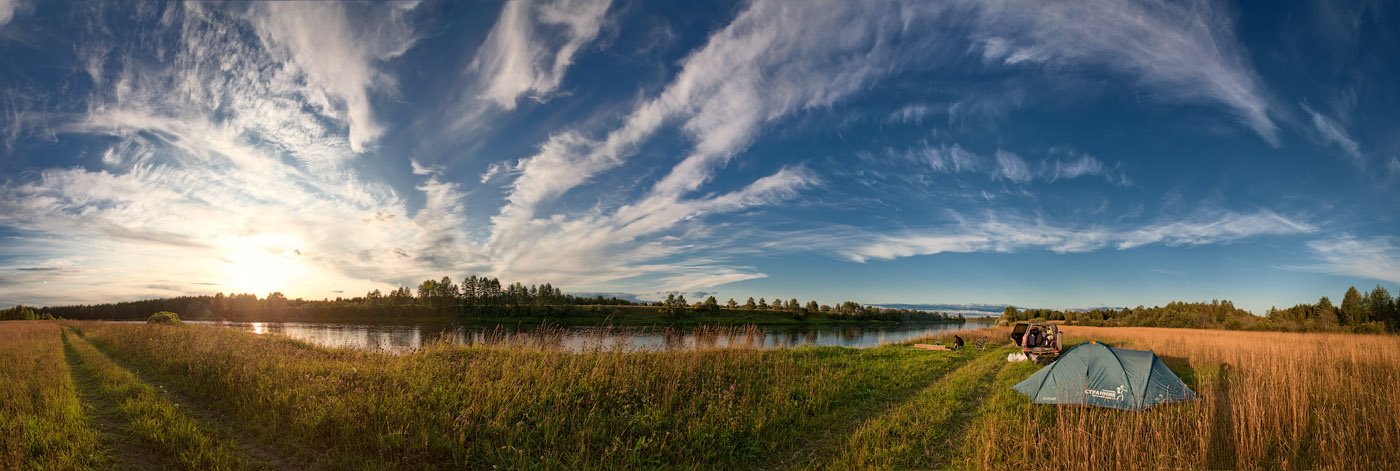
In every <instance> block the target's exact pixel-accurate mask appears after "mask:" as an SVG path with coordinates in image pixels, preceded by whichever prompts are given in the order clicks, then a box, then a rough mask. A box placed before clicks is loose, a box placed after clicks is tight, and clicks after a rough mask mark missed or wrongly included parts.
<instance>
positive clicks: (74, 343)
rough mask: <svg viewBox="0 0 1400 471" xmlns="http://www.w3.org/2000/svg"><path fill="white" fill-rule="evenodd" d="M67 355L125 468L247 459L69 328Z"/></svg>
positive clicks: (233, 465)
mask: <svg viewBox="0 0 1400 471" xmlns="http://www.w3.org/2000/svg"><path fill="white" fill-rule="evenodd" d="M62 336H63V344H64V351H65V356H66V358H67V360H68V362H69V364H70V365H71V366H72V369H73V371H74V377H75V379H76V382H77V384H78V387H79V389H80V391H81V394H82V396H83V399H84V402H85V403H87V404H91V405H92V408H91V409H90V410H91V412H92V417H93V418H94V419H95V421H96V426H97V428H98V429H99V430H101V431H102V436H103V442H104V444H105V445H107V448H108V449H109V450H110V451H111V452H112V454H113V455H114V457H115V458H116V461H117V463H116V464H117V465H118V466H119V467H123V468H132V469H151V468H165V469H171V468H183V469H212V470H224V469H241V468H243V467H244V460H243V458H242V457H241V456H239V454H238V453H236V452H235V451H234V448H233V446H232V445H231V444H230V443H229V442H228V441H227V440H225V439H223V438H221V437H219V436H217V434H215V433H213V432H212V430H211V428H210V427H209V426H208V425H206V424H201V423H200V422H199V421H197V420H194V419H193V418H191V417H190V416H189V415H188V414H186V413H185V412H183V411H182V410H181V407H179V406H178V405H176V404H174V403H172V402H171V401H170V400H169V399H168V398H166V397H165V396H164V395H162V394H160V393H159V392H158V391H156V389H155V388H154V387H152V386H151V385H150V384H147V383H145V382H144V381H142V380H140V379H139V378H137V377H136V376H135V375H134V374H132V373H131V372H130V371H129V370H127V369H125V368H123V367H121V366H120V365H118V364H116V363H115V362H113V361H112V359H111V358H108V357H107V355H106V354H104V353H102V352H101V351H98V350H97V349H96V348H95V347H93V346H92V345H91V344H89V343H88V342H87V341H86V340H84V339H83V338H82V337H81V336H78V335H75V334H72V333H71V331H70V330H68V329H65V331H64V332H63V334H62Z"/></svg>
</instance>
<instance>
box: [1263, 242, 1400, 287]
mask: <svg viewBox="0 0 1400 471" xmlns="http://www.w3.org/2000/svg"><path fill="white" fill-rule="evenodd" d="M1308 248H1310V249H1312V252H1313V255H1314V256H1316V257H1317V258H1318V259H1320V260H1321V262H1320V263H1317V264H1314V265H1307V266H1296V267H1286V268H1293V269H1299V270H1304V271H1313V272H1319V273H1329V274H1333V275H1338V276H1350V277H1358V278H1369V279H1373V280H1378V281H1383V282H1386V283H1397V284H1400V243H1397V241H1396V239H1395V238H1394V237H1370V238H1358V237H1352V236H1343V237H1335V238H1331V239H1322V240H1315V241H1312V242H1308Z"/></svg>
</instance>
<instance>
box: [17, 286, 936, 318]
mask: <svg viewBox="0 0 1400 471" xmlns="http://www.w3.org/2000/svg"><path fill="white" fill-rule="evenodd" d="M21 307H22V306H20V307H16V308H14V309H12V310H15V311H16V314H15V316H17V317H16V318H19V317H18V316H20V314H18V312H21V311H19V310H20V308H21ZM617 308H641V309H644V310H646V311H653V312H659V313H660V314H663V315H667V316H672V317H686V316H703V315H715V314H719V313H721V311H750V312H760V311H761V312H768V313H782V314H784V315H787V316H790V317H792V318H794V319H797V320H806V319H807V318H808V317H809V316H814V315H820V316H825V317H826V318H830V319H835V320H847V321H899V322H905V321H913V322H962V321H963V318H962V316H960V315H959V316H950V315H948V314H946V313H941V312H928V311H918V310H913V309H894V308H882V307H876V306H865V305H862V304H860V303H856V302H854V301H845V302H841V303H837V304H835V305H827V304H819V303H817V302H816V301H815V300H809V301H807V302H806V303H799V301H798V300H797V298H788V299H787V300H786V301H783V300H782V299H781V298H780V297H775V298H773V300H772V301H771V302H770V301H769V300H768V299H767V298H759V299H758V300H754V298H752V297H750V298H748V299H747V301H745V302H744V303H742V304H741V303H739V302H738V301H736V300H734V299H732V298H731V299H729V300H728V302H725V303H723V304H721V303H720V302H719V300H718V299H716V298H715V297H714V296H708V297H707V298H706V299H704V300H702V301H697V302H694V303H691V302H689V301H687V300H686V299H685V296H684V295H683V294H676V293H672V294H669V295H667V297H666V299H665V300H662V301H653V302H647V301H632V300H627V299H621V298H617V297H604V296H601V295H595V296H576V295H571V294H566V293H564V292H563V290H561V289H559V288H558V287H555V286H554V285H552V284H550V283H543V284H531V285H526V284H523V283H518V282H517V283H510V284H505V283H502V282H501V281H500V280H499V279H497V278H494V277H484V276H476V275H471V276H468V277H465V278H463V279H461V281H460V282H457V281H454V280H453V279H452V278H451V277H448V276H444V277H442V278H438V279H427V280H424V281H423V282H421V283H419V284H418V285H417V288H416V289H410V288H409V287H407V286H399V287H396V288H393V289H389V290H387V291H383V290H379V289H374V290H370V291H369V292H367V293H365V295H364V296H355V297H348V298H347V297H336V298H335V299H323V300H319V301H318V300H305V299H300V298H297V299H291V298H287V297H286V296H285V295H283V294H282V293H280V292H274V293H271V294H269V295H268V296H267V297H265V298H259V297H258V296H257V295H255V294H249V293H238V294H224V293H217V294H215V295H213V296H180V297H173V298H162V299H149V300H141V301H129V302H118V303H105V304H93V305H73V306H54V307H43V308H38V309H33V308H27V307H23V309H24V311H22V312H26V313H32V315H34V316H50V317H58V318H65V319H118V320H123V319H124V320H139V319H145V318H146V317H147V316H149V315H150V314H151V313H153V312H157V311H173V312H178V313H180V314H181V316H182V317H184V318H186V319H191V320H202V319H234V320H278V319H295V320H331V319H356V320H382V319H393V318H406V317H422V316H453V315H461V316H476V317H491V318H507V319H508V318H513V317H568V316H579V315H594V316H606V315H608V314H609V313H618V312H621V311H618V310H617ZM6 312H8V311H6ZM25 315H30V314H25ZM25 318H28V317H25ZM0 319H3V318H0Z"/></svg>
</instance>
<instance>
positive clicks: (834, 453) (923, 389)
mask: <svg viewBox="0 0 1400 471" xmlns="http://www.w3.org/2000/svg"><path fill="white" fill-rule="evenodd" d="M908 354H910V355H959V356H960V357H957V358H955V360H954V361H953V362H950V363H949V364H947V365H946V367H945V368H944V369H941V370H939V371H937V372H936V373H935V374H929V375H927V376H926V377H924V378H922V381H919V382H917V383H916V384H912V385H910V387H909V388H907V389H905V390H902V391H899V392H898V394H890V395H887V396H886V400H885V401H883V402H882V403H881V404H880V405H879V406H878V407H875V408H870V409H866V410H862V411H860V412H859V413H857V414H853V415H852V416H851V417H849V418H848V419H847V420H844V421H843V422H842V423H843V425H842V426H840V427H835V428H833V429H830V430H826V431H823V432H821V433H819V434H818V435H817V436H816V437H815V438H813V439H811V440H810V441H808V442H807V443H806V444H805V445H804V446H801V447H799V448H798V449H796V450H794V451H792V452H791V453H787V454H784V455H780V456H779V457H778V458H776V459H773V460H770V462H768V463H765V464H762V465H760V466H759V467H760V468H763V469H773V468H778V467H783V468H791V469H810V468H813V467H818V466H823V465H826V466H830V463H831V462H832V461H833V460H837V459H840V457H841V456H844V455H845V454H847V453H850V452H852V448H851V447H852V446H853V445H852V443H851V440H852V437H854V436H856V435H857V434H859V433H860V431H861V429H862V428H863V427H867V426H868V425H869V424H872V423H877V422H879V421H880V420H881V419H882V418H883V417H886V416H888V415H890V414H892V413H894V412H893V411H899V410H903V409H904V408H907V407H908V405H909V404H910V403H912V402H915V401H916V398H917V397H918V396H919V395H923V394H926V393H927V392H928V391H929V390H930V389H933V388H938V387H940V385H942V384H944V383H946V382H947V380H948V378H950V377H953V376H957V375H959V372H962V371H964V370H966V369H967V368H968V366H969V365H971V364H974V363H978V362H985V359H986V358H990V357H993V356H996V355H1004V353H995V351H994V350H986V351H975V350H964V351H963V352H956V353H955V352H927V351H911V352H908Z"/></svg>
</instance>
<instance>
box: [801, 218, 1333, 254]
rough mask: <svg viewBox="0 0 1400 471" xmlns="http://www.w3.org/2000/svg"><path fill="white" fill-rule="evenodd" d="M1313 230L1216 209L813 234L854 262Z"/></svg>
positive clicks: (1212, 240)
mask: <svg viewBox="0 0 1400 471" xmlns="http://www.w3.org/2000/svg"><path fill="white" fill-rule="evenodd" d="M1314 231H1316V228H1315V227H1313V226H1311V225H1309V224H1307V223H1304V222H1299V221H1294V220H1292V219H1288V218H1286V217H1283V216H1280V215H1278V214H1275V213H1273V212H1270V211H1259V212H1255V213H1250V214H1239V213H1234V212H1219V213H1214V214H1202V215H1197V216H1194V217H1192V218H1190V219H1187V220H1182V221H1167V222H1157V223H1153V224H1149V225H1147V226H1144V227H1141V228H1137V229H1106V228H1102V227H1095V226H1089V227H1062V226H1055V225H1050V224H1046V223H1045V222H1044V221H1040V220H1027V219H1023V218H1008V219H996V218H993V219H989V220H986V221H980V222H964V223H961V224H959V225H956V226H951V227H942V228H930V229H925V230H916V231H905V232H900V233H895V234H880V235H874V236H872V235H870V234H866V233H863V232H856V233H848V234H844V235H843V234H835V235H833V234H826V235H822V236H818V238H820V239H824V240H825V242H821V241H812V242H813V243H814V245H813V247H814V248H821V249H824V250H832V251H834V252H836V253H837V254H840V255H841V256H842V257H844V258H847V259H849V260H852V261H855V262H865V261H868V260H890V259H895V258H903V257H911V256H916V255H934V254H939V253H949V252H953V253H971V252H998V253H1006V252H1015V251H1019V250H1029V249H1043V250H1050V251H1053V252H1058V253H1076V252H1089V251H1095V250H1102V249H1105V248H1108V247H1114V248H1116V249H1118V250H1126V249H1131V248H1135V247H1141V246H1144V245H1149V244H1164V245H1171V246H1178V245H1206V244H1219V243H1228V242H1233V241H1236V240H1241V239H1246V238H1251V237H1259V236H1266V235H1291V234H1306V233H1311V232H1314Z"/></svg>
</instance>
